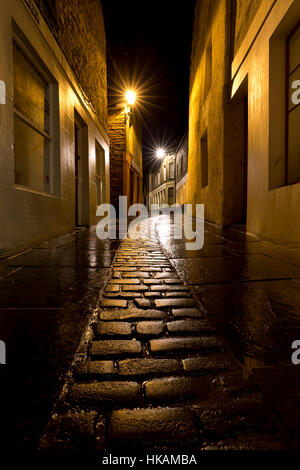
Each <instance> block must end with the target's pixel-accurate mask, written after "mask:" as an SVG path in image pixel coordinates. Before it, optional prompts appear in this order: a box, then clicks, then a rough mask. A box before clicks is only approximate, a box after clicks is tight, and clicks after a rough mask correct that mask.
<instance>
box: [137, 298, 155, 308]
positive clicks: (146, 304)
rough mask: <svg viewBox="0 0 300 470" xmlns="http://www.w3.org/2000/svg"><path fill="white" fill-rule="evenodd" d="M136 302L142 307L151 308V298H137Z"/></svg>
mask: <svg viewBox="0 0 300 470" xmlns="http://www.w3.org/2000/svg"><path fill="white" fill-rule="evenodd" d="M134 302H135V303H136V305H137V306H138V307H140V308H151V300H149V299H135V301H134Z"/></svg>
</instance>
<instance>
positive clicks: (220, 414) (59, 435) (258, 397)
mask: <svg viewBox="0 0 300 470" xmlns="http://www.w3.org/2000/svg"><path fill="white" fill-rule="evenodd" d="M153 223H154V222H152V220H151V219H149V233H150V234H151V235H149V238H146V239H143V240H132V239H130V238H129V237H128V238H126V239H125V240H123V242H122V243H121V246H120V248H119V250H118V253H117V257H116V260H115V262H114V265H113V267H112V275H111V278H110V279H109V281H108V283H107V285H106V287H105V289H104V293H103V295H102V297H101V298H100V299H99V305H98V308H97V310H96V311H95V312H94V317H93V322H91V325H92V328H91V331H90V332H89V333H88V332H86V333H85V334H86V336H84V337H83V343H84V344H87V345H88V346H87V350H86V353H85V354H81V355H80V356H79V358H78V360H77V362H76V365H75V366H74V368H73V369H72V371H71V376H69V377H68V379H67V380H66V384H65V387H64V393H63V394H62V397H61V398H60V399H59V402H58V404H59V406H57V411H56V413H54V414H53V416H52V418H51V420H50V421H49V424H48V427H47V430H46V432H45V434H44V436H43V438H42V441H41V442H42V447H44V448H47V449H49V448H50V449H51V448H52V447H55V445H58V444H57V443H59V447H60V448H63V449H70V448H73V447H74V446H75V447H76V446H77V448H78V446H79V448H80V445H81V444H80V443H84V442H88V445H89V447H92V448H94V449H95V450H104V451H109V450H111V449H116V448H117V449H121V448H122V446H123V447H125V448H126V450H128V446H129V454H128V455H130V447H137V448H138V449H139V450H143V449H152V448H163V449H164V450H172V449H175V450H176V452H179V451H180V449H181V450H186V449H187V448H189V449H193V450H195V451H197V450H201V449H209V448H213V449H219V448H220V449H223V448H226V445H227V447H228V448H230V449H234V448H235V444H234V443H235V442H236V443H237V444H236V448H237V449H238V448H246V449H248V448H250V449H251V448H252V447H253V448H254V449H255V448H257V447H258V448H260V447H259V446H258V444H257V442H258V441H259V436H261V442H262V443H264V444H262V447H263V446H264V445H265V446H266V448H267V449H270V448H271V444H270V442H271V441H272V439H273V442H274V447H275V448H279V449H280V448H282V439H281V436H282V435H285V434H284V431H283V430H282V428H281V427H280V426H281V425H280V424H278V423H277V421H276V418H275V417H274V416H273V414H272V411H271V410H270V408H269V407H268V406H267V404H266V403H265V401H264V400H265V399H264V397H263V396H262V394H261V393H260V392H259V390H258V389H257V388H256V385H255V384H254V383H252V381H251V380H245V379H244V377H243V375H242V370H241V366H240V364H239V362H238V361H237V360H236V359H235V358H234V357H233V356H232V355H231V354H230V353H229V352H228V351H227V348H226V345H225V344H224V342H223V340H222V338H221V337H220V335H219V334H218V332H217V330H216V328H215V327H214V325H212V324H211V323H210V321H209V320H208V318H207V315H206V312H205V310H204V308H203V306H202V305H201V304H199V302H198V301H196V300H195V298H194V297H193V294H192V292H191V291H190V289H189V287H188V286H187V285H186V284H184V283H183V282H182V281H181V279H180V278H179V276H178V274H177V272H176V271H175V269H174V268H173V267H172V265H171V263H170V262H169V260H168V258H167V257H166V255H165V253H164V252H163V251H162V249H161V247H160V244H159V243H158V240H157V238H156V236H155V234H154V228H155V227H153V225H152V224H153ZM147 224H148V221H147ZM69 375H70V374H69ZM60 410H61V411H60ZM247 436H249V440H248V441H247ZM226 442H228V444H226ZM247 442H249V445H247ZM74 443H75V444H74ZM82 445H83V444H82ZM72 446H73V447H72ZM251 446H252V447H251Z"/></svg>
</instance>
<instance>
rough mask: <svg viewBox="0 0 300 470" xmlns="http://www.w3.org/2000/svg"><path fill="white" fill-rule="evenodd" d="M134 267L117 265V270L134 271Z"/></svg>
mask: <svg viewBox="0 0 300 470" xmlns="http://www.w3.org/2000/svg"><path fill="white" fill-rule="evenodd" d="M135 270H136V269H135V268H134V267H133V268H130V267H127V266H119V267H118V269H117V271H125V272H128V271H135Z"/></svg>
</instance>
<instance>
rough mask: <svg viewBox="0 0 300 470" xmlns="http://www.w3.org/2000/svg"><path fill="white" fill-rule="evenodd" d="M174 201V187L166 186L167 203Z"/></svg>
mask: <svg viewBox="0 0 300 470" xmlns="http://www.w3.org/2000/svg"><path fill="white" fill-rule="evenodd" d="M173 203H174V188H168V204H173Z"/></svg>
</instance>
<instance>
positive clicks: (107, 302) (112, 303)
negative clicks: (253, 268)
mask: <svg viewBox="0 0 300 470" xmlns="http://www.w3.org/2000/svg"><path fill="white" fill-rule="evenodd" d="M100 305H101V307H120V308H126V307H127V300H119V299H104V298H103V299H101V302H100Z"/></svg>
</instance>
